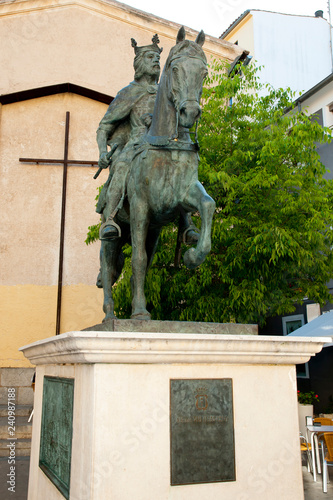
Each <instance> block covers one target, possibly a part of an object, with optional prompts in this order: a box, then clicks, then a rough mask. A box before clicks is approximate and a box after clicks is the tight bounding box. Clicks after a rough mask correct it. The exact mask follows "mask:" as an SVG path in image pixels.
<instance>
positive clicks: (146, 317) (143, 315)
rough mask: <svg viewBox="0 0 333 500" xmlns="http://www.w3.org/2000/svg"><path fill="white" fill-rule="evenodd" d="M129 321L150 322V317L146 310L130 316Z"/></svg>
mask: <svg viewBox="0 0 333 500" xmlns="http://www.w3.org/2000/svg"><path fill="white" fill-rule="evenodd" d="M131 319H139V320H141V321H145V320H150V319H151V316H150V314H149V312H148V311H147V310H146V309H144V310H142V311H137V312H134V313H133V314H132V316H131Z"/></svg>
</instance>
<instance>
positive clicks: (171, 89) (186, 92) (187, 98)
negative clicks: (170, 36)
mask: <svg viewBox="0 0 333 500" xmlns="http://www.w3.org/2000/svg"><path fill="white" fill-rule="evenodd" d="M204 41H205V34H204V32H203V31H201V32H200V33H199V35H198V36H197V38H196V40H195V42H192V41H190V40H185V29H184V27H182V28H181V29H180V30H179V32H178V35H177V43H176V45H175V47H173V48H172V49H171V51H170V54H169V56H168V60H167V62H166V67H165V69H166V77H167V94H168V99H169V100H170V101H171V102H172V103H173V105H174V106H175V109H176V112H177V116H178V124H179V125H180V126H182V127H185V128H191V127H192V126H193V125H194V123H195V122H196V121H197V120H198V119H199V117H200V115H201V107H200V98H201V93H202V85H203V80H204V78H205V77H206V76H207V72H208V69H207V59H206V56H205V54H204V51H203V50H202V46H203V44H204Z"/></svg>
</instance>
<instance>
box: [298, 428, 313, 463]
mask: <svg viewBox="0 0 333 500" xmlns="http://www.w3.org/2000/svg"><path fill="white" fill-rule="evenodd" d="M299 439H300V442H301V453H303V452H306V459H307V465H308V472H312V460H311V453H310V452H311V444H310V443H308V442H307V440H306V439H305V437H304V436H302V434H301V433H300V435H299Z"/></svg>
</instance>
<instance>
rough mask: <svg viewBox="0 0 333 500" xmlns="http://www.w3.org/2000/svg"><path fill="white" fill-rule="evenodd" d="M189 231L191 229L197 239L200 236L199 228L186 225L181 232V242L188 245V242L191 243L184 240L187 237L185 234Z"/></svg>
mask: <svg viewBox="0 0 333 500" xmlns="http://www.w3.org/2000/svg"><path fill="white" fill-rule="evenodd" d="M189 231H193V232H194V233H195V234H196V235H197V236H198V239H199V236H200V233H199V229H198V228H197V227H195V226H192V225H191V226H189V227H187V228H186V229H185V231H184V232H183V234H182V236H183V238H182V240H183V243H184V244H185V245H190V244H191V243H187V242H186V237H187V234H188V232H189ZM197 241H198V240H197ZM197 241H196V242H195V243H197Z"/></svg>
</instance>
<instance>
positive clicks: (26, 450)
mask: <svg viewBox="0 0 333 500" xmlns="http://www.w3.org/2000/svg"><path fill="white" fill-rule="evenodd" d="M7 445H8V439H0V457H8V456H9V453H8V446H7ZM30 452H31V439H18V440H17V441H16V446H15V456H16V457H29V456H30Z"/></svg>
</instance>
